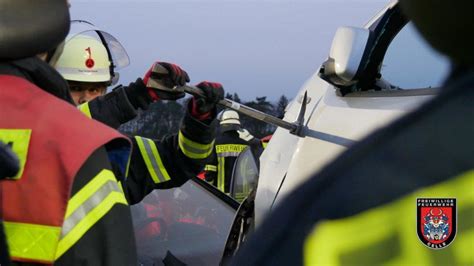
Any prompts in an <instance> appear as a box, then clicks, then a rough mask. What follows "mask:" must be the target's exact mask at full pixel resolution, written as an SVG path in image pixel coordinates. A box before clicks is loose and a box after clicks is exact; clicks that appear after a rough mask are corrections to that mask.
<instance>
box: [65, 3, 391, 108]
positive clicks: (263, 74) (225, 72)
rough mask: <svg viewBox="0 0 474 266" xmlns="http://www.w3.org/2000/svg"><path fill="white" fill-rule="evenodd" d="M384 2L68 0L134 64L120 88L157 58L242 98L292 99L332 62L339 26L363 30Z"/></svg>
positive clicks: (75, 11)
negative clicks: (114, 40)
mask: <svg viewBox="0 0 474 266" xmlns="http://www.w3.org/2000/svg"><path fill="white" fill-rule="evenodd" d="M388 2H389V1H384V0H313V1H299V0H276V1H258V0H255V1H250V0H241V1H237V0H218V1H217V0H210V1H209V0H208V1H198V0H167V1H166V0H156V1H152V0H128V1H127V0H71V3H72V7H71V14H72V18H73V19H85V20H89V21H90V22H92V23H94V24H95V25H96V26H98V27H100V28H102V29H103V30H105V31H107V32H109V33H111V34H112V35H114V36H115V37H116V38H117V39H119V40H120V41H121V43H122V44H123V45H124V46H125V48H126V49H127V52H128V54H129V56H130V58H131V64H130V66H128V67H127V68H124V69H122V70H121V71H119V72H120V74H121V80H120V82H121V83H124V84H126V83H128V82H130V81H132V80H135V79H136V78H137V77H141V76H142V75H143V73H144V72H146V70H147V69H148V68H149V66H150V65H151V63H152V62H154V61H155V60H160V61H167V62H173V63H176V64H179V65H180V66H182V67H183V68H184V69H185V70H186V71H187V72H188V73H189V74H190V76H191V82H192V83H197V82H199V81H201V80H210V81H218V82H221V83H222V84H223V85H224V88H225V89H226V91H228V92H237V93H238V94H239V95H240V97H241V98H242V99H246V100H250V99H253V98H255V97H257V96H268V98H269V99H270V100H276V99H277V98H278V97H279V96H280V95H282V94H285V95H287V96H288V97H290V98H292V97H293V96H294V95H295V94H296V92H297V91H298V89H299V87H300V86H301V85H302V84H303V82H304V81H305V80H306V79H308V78H309V77H310V76H311V75H312V74H313V73H314V72H315V71H316V70H317V69H318V68H319V66H320V65H321V63H322V62H323V61H324V59H325V58H326V57H327V55H328V52H329V48H330V45H331V41H332V38H333V35H334V33H335V31H336V29H337V27H339V26H345V25H351V26H362V25H364V24H365V22H367V21H368V20H369V19H370V18H371V17H372V16H373V15H375V14H376V13H377V12H378V11H379V10H380V9H381V8H383V6H384V5H385V4H386V3H388Z"/></svg>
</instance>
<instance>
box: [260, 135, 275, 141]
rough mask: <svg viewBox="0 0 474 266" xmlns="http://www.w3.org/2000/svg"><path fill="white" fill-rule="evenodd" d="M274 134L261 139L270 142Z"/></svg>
mask: <svg viewBox="0 0 474 266" xmlns="http://www.w3.org/2000/svg"><path fill="white" fill-rule="evenodd" d="M272 137H273V135H268V136H265V137H263V138H262V139H261V141H262V142H269V141H270V140H271V139H272Z"/></svg>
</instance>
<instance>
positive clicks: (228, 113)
mask: <svg viewBox="0 0 474 266" xmlns="http://www.w3.org/2000/svg"><path fill="white" fill-rule="evenodd" d="M219 120H220V121H221V122H220V124H221V125H239V126H240V118H239V114H238V113H237V112H236V111H234V110H224V111H222V112H221V114H220V119H219Z"/></svg>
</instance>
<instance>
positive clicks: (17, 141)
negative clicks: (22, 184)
mask: <svg viewBox="0 0 474 266" xmlns="http://www.w3.org/2000/svg"><path fill="white" fill-rule="evenodd" d="M30 138H31V129H0V141H2V142H4V143H6V144H9V145H10V146H11V148H12V151H13V152H14V153H15V154H16V156H17V157H18V160H19V161H20V171H19V172H18V174H17V175H16V176H14V177H11V178H12V179H20V178H21V176H22V175H23V171H24V170H25V164H26V160H27V158H28V149H29V146H30Z"/></svg>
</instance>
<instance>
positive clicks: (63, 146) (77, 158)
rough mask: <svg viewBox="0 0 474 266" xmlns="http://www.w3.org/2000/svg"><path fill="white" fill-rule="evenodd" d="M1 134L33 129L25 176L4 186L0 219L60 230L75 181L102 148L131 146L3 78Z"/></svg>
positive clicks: (24, 85)
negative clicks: (118, 143)
mask: <svg viewBox="0 0 474 266" xmlns="http://www.w3.org/2000/svg"><path fill="white" fill-rule="evenodd" d="M0 84H1V89H0V106H1V115H0V128H2V129H31V130H32V132H31V138H30V143H29V149H28V155H27V161H26V164H25V169H24V171H23V175H22V176H21V178H20V179H19V180H16V181H5V182H0V219H3V220H5V221H8V222H21V223H30V224H39V225H47V226H57V227H61V226H62V224H63V221H64V215H65V212H66V207H67V201H68V199H69V197H70V193H71V188H72V184H73V180H74V177H75V175H76V174H77V172H78V170H79V168H80V167H81V166H82V165H83V163H84V162H85V160H86V159H87V158H88V157H89V156H90V155H91V154H92V153H93V152H94V151H95V150H96V149H98V148H99V147H101V146H103V145H104V144H106V143H108V142H110V141H112V140H114V139H123V140H124V143H126V141H128V140H127V139H126V138H125V137H123V136H122V135H120V134H119V133H118V132H117V131H115V130H113V129H111V128H109V127H107V126H105V125H102V124H101V123H99V122H96V121H94V120H92V119H89V118H87V117H86V116H85V115H83V114H82V113H81V112H79V111H78V110H77V109H76V108H75V107H74V106H73V105H71V104H68V103H67V102H65V101H63V100H60V99H58V98H56V97H54V96H52V95H50V94H48V93H47V92H45V91H43V90H41V89H40V88H38V87H36V86H35V85H33V84H31V83H29V82H28V81H26V80H24V79H21V78H18V77H13V76H7V75H0Z"/></svg>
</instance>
